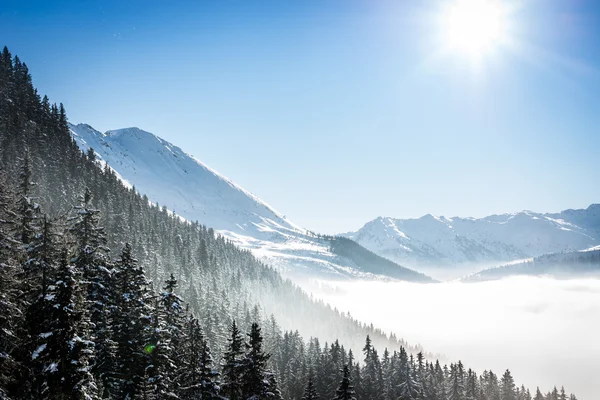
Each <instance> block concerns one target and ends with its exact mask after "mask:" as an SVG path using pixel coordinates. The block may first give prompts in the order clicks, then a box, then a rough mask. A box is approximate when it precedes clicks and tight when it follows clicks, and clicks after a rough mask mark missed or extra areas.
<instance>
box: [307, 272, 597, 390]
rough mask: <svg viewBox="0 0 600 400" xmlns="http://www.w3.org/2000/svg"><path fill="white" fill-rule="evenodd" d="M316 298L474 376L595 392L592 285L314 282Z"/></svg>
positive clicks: (530, 281)
mask: <svg viewBox="0 0 600 400" xmlns="http://www.w3.org/2000/svg"><path fill="white" fill-rule="evenodd" d="M305 289H307V290H309V291H311V292H312V293H313V294H314V295H315V296H316V297H319V298H321V299H323V300H324V301H326V302H329V303H330V304H331V305H332V306H335V307H337V308H338V309H339V310H341V311H347V312H350V314H351V315H352V316H353V317H354V318H357V319H359V320H361V321H363V322H368V323H370V322H372V323H373V324H374V325H375V326H377V327H380V328H382V329H384V330H386V331H392V332H395V333H396V334H397V335H398V336H399V337H403V338H404V339H406V340H407V341H408V342H409V343H411V344H416V343H420V344H422V345H423V347H424V348H425V350H426V351H428V352H431V353H434V354H435V353H440V354H444V355H445V356H446V357H447V359H448V361H449V362H451V361H457V360H458V359H461V360H462V361H463V363H465V365H467V366H468V367H471V368H474V369H476V370H477V372H478V373H481V372H482V371H483V370H484V369H492V370H493V371H494V372H496V373H497V374H501V373H502V372H503V371H504V370H506V369H507V368H508V369H510V370H511V372H512V373H513V376H514V377H515V379H516V382H517V383H518V384H519V385H520V384H525V386H527V387H528V388H530V389H532V390H535V387H536V386H539V387H540V389H541V390H542V391H543V392H546V391H548V390H550V389H551V387H552V386H553V385H558V386H559V387H560V385H564V386H565V389H566V390H567V391H570V392H573V393H575V394H576V395H577V396H578V398H580V399H588V400H591V399H595V398H598V396H599V395H600V379H598V377H597V375H598V374H599V373H600V341H599V340H598V337H599V333H600V280H598V279H588V280H555V279H551V278H533V277H518V278H509V279H504V280H500V281H493V282H482V283H460V282H448V283H440V284H413V283H406V282H372V281H367V282H363V281H346V282H319V284H318V285H311V286H310V287H308V286H306V287H305Z"/></svg>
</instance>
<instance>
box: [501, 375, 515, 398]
mask: <svg viewBox="0 0 600 400" xmlns="http://www.w3.org/2000/svg"><path fill="white" fill-rule="evenodd" d="M500 398H501V400H517V395H516V393H515V381H514V380H513V377H512V375H511V374H510V371H509V370H506V371H505V372H504V375H502V381H501V383H500Z"/></svg>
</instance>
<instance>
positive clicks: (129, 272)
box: [112, 243, 152, 399]
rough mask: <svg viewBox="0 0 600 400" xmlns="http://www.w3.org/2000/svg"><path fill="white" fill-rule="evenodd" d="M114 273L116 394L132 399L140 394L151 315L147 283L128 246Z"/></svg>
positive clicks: (114, 375) (113, 318) (114, 376)
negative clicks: (146, 337) (146, 336)
mask: <svg viewBox="0 0 600 400" xmlns="http://www.w3.org/2000/svg"><path fill="white" fill-rule="evenodd" d="M115 267H116V268H115V274H114V285H115V290H114V294H115V299H114V304H115V307H114V309H113V312H112V314H113V316H112V320H113V331H114V342H115V347H116V353H115V354H116V359H115V373H114V374H113V379H114V385H115V393H117V394H118V396H119V397H121V398H124V399H127V398H135V396H137V395H139V394H140V393H141V391H142V385H143V379H144V367H145V359H146V353H145V352H144V348H145V346H146V344H147V343H145V334H146V333H147V332H148V330H149V329H150V319H149V315H150V314H151V312H152V307H151V304H150V303H149V302H150V294H149V292H148V285H149V282H148V280H147V279H146V277H145V275H144V271H143V269H142V267H141V266H139V265H138V261H137V260H136V259H135V258H134V257H133V254H132V249H131V246H130V245H129V243H127V244H126V245H125V248H124V249H123V252H122V253H121V257H120V260H119V261H118V262H117V263H116V266H115Z"/></svg>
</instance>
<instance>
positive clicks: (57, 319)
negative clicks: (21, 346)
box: [32, 250, 99, 400]
mask: <svg viewBox="0 0 600 400" xmlns="http://www.w3.org/2000/svg"><path fill="white" fill-rule="evenodd" d="M67 258H68V256H67V251H66V250H63V251H62V254H61V256H60V264H59V267H58V270H57V273H56V281H55V282H54V285H51V286H50V287H49V293H48V295H47V296H48V297H49V301H52V302H53V304H52V311H53V312H52V318H51V319H50V322H51V323H50V326H48V327H47V334H45V335H44V336H45V339H46V342H45V343H43V344H42V345H40V347H39V348H38V349H37V350H36V351H35V352H34V353H33V355H32V358H33V359H34V360H36V359H37V358H40V360H39V361H40V362H41V363H42V364H43V367H42V368H41V376H40V377H39V381H41V384H40V397H37V398H39V399H63V398H64V399H67V398H68V399H85V400H94V399H97V398H99V395H98V387H97V385H96V382H95V379H94V376H93V375H92V373H91V370H90V363H91V361H92V360H93V357H94V344H93V342H91V341H90V340H88V339H87V338H88V337H89V335H90V334H89V330H90V325H91V324H90V321H89V316H88V315H87V312H86V310H85V295H86V294H85V291H84V289H83V287H82V286H81V284H80V280H81V273H80V271H78V269H77V268H76V267H75V266H73V265H71V264H69V262H68V259H67Z"/></svg>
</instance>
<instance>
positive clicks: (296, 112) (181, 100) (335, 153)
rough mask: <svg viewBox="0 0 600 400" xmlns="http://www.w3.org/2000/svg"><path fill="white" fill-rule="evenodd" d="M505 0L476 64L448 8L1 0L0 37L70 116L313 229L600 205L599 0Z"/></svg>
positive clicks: (341, 0)
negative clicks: (207, 173)
mask: <svg viewBox="0 0 600 400" xmlns="http://www.w3.org/2000/svg"><path fill="white" fill-rule="evenodd" d="M449 1H451V0H449ZM510 1H511V2H512V4H513V5H515V4H516V5H517V7H515V11H514V12H512V13H511V14H510V16H509V17H508V19H507V20H508V21H509V23H510V41H511V44H510V45H506V46H497V48H494V49H493V51H490V52H489V53H488V54H487V55H486V57H485V59H484V60H483V62H481V63H480V64H479V65H478V66H477V67H474V66H473V64H472V62H471V61H470V60H469V59H468V58H467V57H465V56H464V54H457V53H453V52H447V51H446V52H444V51H441V50H440V49H441V46H440V40H442V41H443V39H441V38H442V36H443V32H442V31H441V28H440V24H439V21H438V20H437V19H436V16H437V15H439V10H440V9H442V8H441V7H442V5H443V4H442V3H443V1H442V0H440V1H435V0H430V1H408V0H397V1H351V0H338V1H334V0H330V1H322V0H320V1H317V0H302V1H209V0H202V1H187V2H179V1H152V0H145V1H133V0H130V1H106V0H104V1H80V2H72V1H69V2H66V1H52V2H46V1H40V2H36V1H27V2H23V1H12V0H8V1H6V0H5V1H3V2H2V5H0V38H1V39H2V40H1V42H2V43H0V44H1V45H7V46H8V47H9V48H10V50H11V51H12V52H13V53H14V54H18V55H19V56H20V57H21V58H22V59H23V60H24V61H25V62H26V63H27V64H28V66H29V67H30V70H31V71H32V73H33V77H34V83H35V84H36V86H37V87H38V89H39V90H40V92H41V93H45V94H48V96H49V97H50V98H51V99H52V100H54V101H57V102H63V103H64V104H65V106H66V108H67V112H68V115H69V117H70V120H71V121H72V122H76V123H77V122H86V123H89V124H90V125H92V126H94V127H95V128H97V129H99V130H102V131H105V130H108V129H117V128H122V127H129V126H138V127H140V128H142V129H145V130H148V131H151V132H153V133H155V134H157V135H159V136H161V137H163V138H165V139H167V140H169V141H171V142H173V143H174V144H176V145H178V146H180V147H182V148H183V149H184V150H185V151H187V152H189V153H191V154H193V155H195V156H197V157H198V158H200V159H201V160H203V161H204V162H205V163H207V164H208V165H210V166H211V167H213V168H215V169H216V170H218V171H219V172H221V173H223V174H225V175H226V176H228V177H230V178H232V179H233V180H235V181H236V182H238V183H239V184H241V185H242V186H244V187H245V188H247V189H248V190H250V191H252V192H253V193H255V194H256V195H258V196H259V197H261V198H263V199H264V200H265V201H267V202H268V203H270V204H271V205H272V206H274V207H275V208H276V209H278V210H279V211H281V212H283V213H284V214H286V215H287V216H288V217H289V218H290V219H291V220H293V221H294V222H296V223H297V224H299V225H301V226H304V227H306V228H309V229H312V230H315V231H319V232H327V233H335V232H341V231H347V230H353V229H357V228H359V227H360V226H361V225H362V224H363V223H365V222H366V221H367V220H370V219H372V218H375V217H377V216H379V215H385V216H394V217H419V216H421V215H423V214H426V213H432V214H437V215H445V216H454V215H461V216H483V215H487V214H491V213H502V212H512V211H518V210H522V209H533V210H536V211H558V210H561V209H564V208H580V207H587V205H589V204H590V203H592V202H600V184H599V182H600V179H599V177H598V175H599V174H598V171H600V157H599V156H598V152H599V149H600V134H599V127H600V4H598V2H596V1H592V0H587V1H586V0H569V1H565V0H530V1H520V2H519V3H518V4H517V3H515V1H517V0H510ZM440 32H442V33H440Z"/></svg>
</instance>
